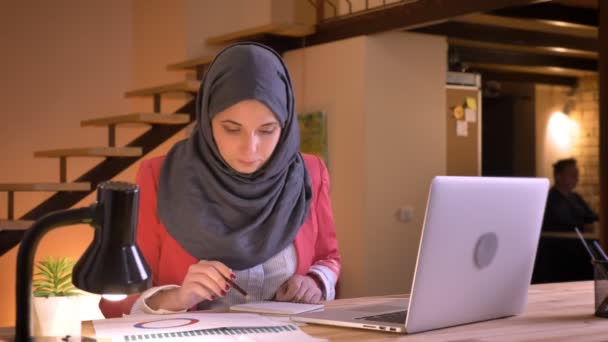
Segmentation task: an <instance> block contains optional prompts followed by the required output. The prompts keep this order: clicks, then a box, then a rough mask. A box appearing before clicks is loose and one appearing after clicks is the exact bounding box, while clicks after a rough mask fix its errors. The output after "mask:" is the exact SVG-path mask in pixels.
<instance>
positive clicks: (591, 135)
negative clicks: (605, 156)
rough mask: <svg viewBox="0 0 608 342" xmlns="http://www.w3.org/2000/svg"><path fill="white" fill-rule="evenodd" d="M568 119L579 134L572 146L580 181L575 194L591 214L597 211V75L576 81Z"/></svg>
mask: <svg viewBox="0 0 608 342" xmlns="http://www.w3.org/2000/svg"><path fill="white" fill-rule="evenodd" d="M573 100H574V101H575V105H574V108H573V110H572V111H571V112H570V117H571V118H572V119H573V120H574V121H576V122H577V123H578V127H579V134H578V137H577V139H576V140H575V144H574V157H575V158H576V159H577V160H578V166H579V169H580V181H579V184H578V188H577V191H578V192H579V193H580V194H581V195H582V196H583V197H584V198H585V200H587V202H588V203H589V204H590V205H591V208H593V210H594V211H595V212H599V205H600V193H599V103H598V100H599V91H598V78H597V76H587V77H582V78H580V79H579V86H578V88H577V89H576V92H575V94H574V98H573Z"/></svg>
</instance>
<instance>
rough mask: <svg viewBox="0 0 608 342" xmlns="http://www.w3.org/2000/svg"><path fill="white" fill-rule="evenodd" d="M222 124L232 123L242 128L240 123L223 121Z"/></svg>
mask: <svg viewBox="0 0 608 342" xmlns="http://www.w3.org/2000/svg"><path fill="white" fill-rule="evenodd" d="M222 123H231V124H233V125H237V126H242V125H241V124H240V123H238V122H236V121H232V120H222Z"/></svg>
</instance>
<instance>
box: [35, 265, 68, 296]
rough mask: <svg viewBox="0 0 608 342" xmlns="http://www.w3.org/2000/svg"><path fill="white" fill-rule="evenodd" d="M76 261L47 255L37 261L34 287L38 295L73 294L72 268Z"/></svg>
mask: <svg viewBox="0 0 608 342" xmlns="http://www.w3.org/2000/svg"><path fill="white" fill-rule="evenodd" d="M74 265H75V262H73V261H72V260H70V259H69V258H67V257H58V258H53V257H46V258H44V259H43V260H40V261H38V262H37V263H36V270H35V271H36V272H35V273H34V278H33V282H32V285H33V289H34V294H35V295H36V296H38V295H40V296H54V295H73V294H76V293H75V292H74V290H75V289H76V288H75V287H74V285H73V284H72V270H73V268H74Z"/></svg>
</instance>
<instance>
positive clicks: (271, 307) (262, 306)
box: [230, 301, 324, 315]
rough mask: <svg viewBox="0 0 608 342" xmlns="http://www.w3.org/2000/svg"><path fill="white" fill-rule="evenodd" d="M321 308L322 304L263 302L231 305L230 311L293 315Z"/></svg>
mask: <svg viewBox="0 0 608 342" xmlns="http://www.w3.org/2000/svg"><path fill="white" fill-rule="evenodd" d="M323 308H324V306H323V304H301V303H290V302H273V301H264V302H255V303H246V304H237V305H233V306H231V307H230V311H242V312H255V313H263V314H274V315H295V314H299V313H302V312H309V311H316V310H321V309H323Z"/></svg>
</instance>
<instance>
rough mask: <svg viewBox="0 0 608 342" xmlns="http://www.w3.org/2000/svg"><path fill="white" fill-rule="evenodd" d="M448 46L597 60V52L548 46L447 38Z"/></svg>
mask: <svg viewBox="0 0 608 342" xmlns="http://www.w3.org/2000/svg"><path fill="white" fill-rule="evenodd" d="M448 44H449V45H450V46H469V47H477V48H484V49H498V50H510V51H521V52H530V53H538V54H547V55H556V56H572V57H582V58H589V59H597V52H593V51H582V50H573V49H566V48H558V47H549V46H532V45H510V44H501V43H493V42H481V41H478V40H469V39H460V38H448Z"/></svg>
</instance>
